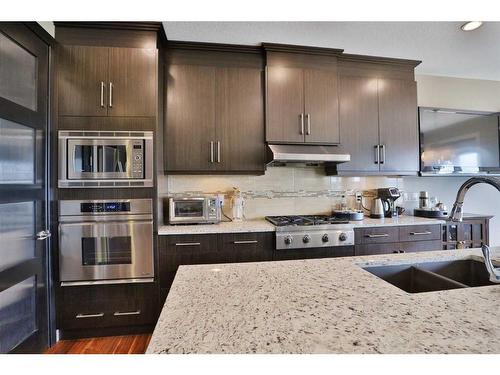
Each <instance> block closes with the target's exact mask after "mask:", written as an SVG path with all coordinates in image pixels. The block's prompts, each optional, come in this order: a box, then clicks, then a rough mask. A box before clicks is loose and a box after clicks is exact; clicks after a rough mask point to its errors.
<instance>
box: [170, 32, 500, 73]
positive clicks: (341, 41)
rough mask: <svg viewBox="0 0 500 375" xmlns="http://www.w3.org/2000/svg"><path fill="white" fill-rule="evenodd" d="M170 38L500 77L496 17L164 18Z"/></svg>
mask: <svg viewBox="0 0 500 375" xmlns="http://www.w3.org/2000/svg"><path fill="white" fill-rule="evenodd" d="M163 24H164V27H165V32H166V34H167V38H168V39H169V40H183V41H198V42H214V43H231V44H247V45H257V44H260V43H261V42H273V43H286V44H299V45H307V46H318V47H331V48H342V49H344V50H345V52H346V53H355V54H365V55H376V56H385V57H399V58H406V59H415V60H422V64H420V66H419V67H417V71H416V72H417V73H419V74H430V75H441V76H451V77H462V78H476V79H488V80H497V81H500V22H486V23H485V24H483V26H482V27H481V28H479V29H477V30H475V31H472V32H464V31H462V30H461V29H460V25H461V24H462V23H461V22H164V23H163Z"/></svg>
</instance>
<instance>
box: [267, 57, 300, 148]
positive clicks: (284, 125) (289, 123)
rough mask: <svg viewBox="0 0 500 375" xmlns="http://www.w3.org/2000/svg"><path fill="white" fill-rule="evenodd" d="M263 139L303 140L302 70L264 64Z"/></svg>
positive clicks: (271, 141) (296, 141)
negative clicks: (264, 110)
mask: <svg viewBox="0 0 500 375" xmlns="http://www.w3.org/2000/svg"><path fill="white" fill-rule="evenodd" d="M266 122H267V125H266V141H267V142H270V143H273V142H293V143H303V142H304V133H305V118H304V73H303V70H302V69H298V68H287V67H282V66H268V67H267V79H266Z"/></svg>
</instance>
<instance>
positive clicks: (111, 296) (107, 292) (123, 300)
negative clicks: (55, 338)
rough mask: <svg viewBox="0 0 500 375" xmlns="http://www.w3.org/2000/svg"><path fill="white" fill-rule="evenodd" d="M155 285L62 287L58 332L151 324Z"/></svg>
mask: <svg viewBox="0 0 500 375" xmlns="http://www.w3.org/2000/svg"><path fill="white" fill-rule="evenodd" d="M157 298H158V297H157V292H156V286H155V284H153V283H151V284H137V285H135V284H134V285H132V284H129V285H95V286H78V287H61V290H60V298H59V301H58V304H57V306H58V307H57V325H58V327H57V328H59V329H63V330H64V329H83V328H105V327H120V326H127V327H128V326H134V325H148V324H153V323H154V319H155V313H156V306H157Z"/></svg>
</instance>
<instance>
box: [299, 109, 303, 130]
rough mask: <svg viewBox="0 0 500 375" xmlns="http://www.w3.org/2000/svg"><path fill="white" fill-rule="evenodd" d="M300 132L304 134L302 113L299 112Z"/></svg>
mask: <svg viewBox="0 0 500 375" xmlns="http://www.w3.org/2000/svg"><path fill="white" fill-rule="evenodd" d="M299 117H300V134H301V135H304V114H303V113H301V114H300V116H299Z"/></svg>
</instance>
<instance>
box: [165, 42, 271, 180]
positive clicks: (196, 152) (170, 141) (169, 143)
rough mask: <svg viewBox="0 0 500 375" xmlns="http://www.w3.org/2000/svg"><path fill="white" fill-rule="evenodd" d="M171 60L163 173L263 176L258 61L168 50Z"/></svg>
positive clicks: (260, 87)
mask: <svg viewBox="0 0 500 375" xmlns="http://www.w3.org/2000/svg"><path fill="white" fill-rule="evenodd" d="M171 55H172V56H169V58H168V59H169V63H168V64H167V67H166V69H167V70H166V80H167V84H166V124H165V132H164V133H165V171H166V172H170V173H204V172H212V173H246V174H263V173H264V169H265V164H264V156H265V148H264V146H265V144H264V79H263V69H262V67H261V66H260V65H259V64H260V63H259V61H260V60H259V59H256V57H255V56H254V55H250V56H249V57H245V56H243V57H241V56H240V57H239V59H236V58H235V57H234V55H232V54H231V55H227V56H226V55H225V54H224V53H223V54H222V56H221V54H218V53H216V52H213V51H211V52H207V51H204V52H203V53H202V52H197V53H193V51H191V52H189V53H188V51H183V50H181V51H177V50H173V51H172V52H171ZM237 56H239V55H237ZM246 58H248V60H249V61H246ZM227 59H231V61H228V60H227Z"/></svg>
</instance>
